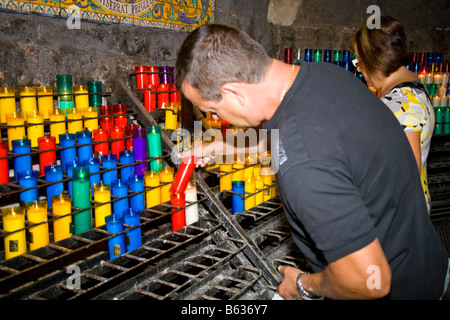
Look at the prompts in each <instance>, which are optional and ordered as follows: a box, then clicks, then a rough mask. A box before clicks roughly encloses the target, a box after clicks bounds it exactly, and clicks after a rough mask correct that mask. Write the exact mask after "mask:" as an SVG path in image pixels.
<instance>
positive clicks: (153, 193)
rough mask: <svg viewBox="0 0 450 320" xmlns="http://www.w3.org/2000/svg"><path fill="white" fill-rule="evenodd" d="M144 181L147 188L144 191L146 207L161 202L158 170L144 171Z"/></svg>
mask: <svg viewBox="0 0 450 320" xmlns="http://www.w3.org/2000/svg"><path fill="white" fill-rule="evenodd" d="M144 183H145V187H146V189H147V191H146V193H145V198H146V208H147V209H148V208H151V207H154V206H156V205H158V204H160V203H161V188H160V186H159V185H160V178H159V171H146V172H145V175H144Z"/></svg>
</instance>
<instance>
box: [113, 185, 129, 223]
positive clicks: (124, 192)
mask: <svg viewBox="0 0 450 320" xmlns="http://www.w3.org/2000/svg"><path fill="white" fill-rule="evenodd" d="M111 195H112V196H113V197H114V199H113V200H114V202H113V204H112V209H113V212H114V214H115V215H116V216H119V217H122V215H123V211H124V210H126V209H128V208H129V205H130V204H129V200H128V199H129V198H128V197H127V196H128V183H125V182H122V181H120V180H117V181H114V182H113V183H112V185H111Z"/></svg>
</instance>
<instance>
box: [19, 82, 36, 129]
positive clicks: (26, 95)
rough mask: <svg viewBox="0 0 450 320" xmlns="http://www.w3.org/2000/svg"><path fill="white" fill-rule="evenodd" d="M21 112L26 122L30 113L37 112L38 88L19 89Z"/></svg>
mask: <svg viewBox="0 0 450 320" xmlns="http://www.w3.org/2000/svg"><path fill="white" fill-rule="evenodd" d="M19 96H20V111H21V112H22V113H23V116H24V118H25V121H26V120H27V114H28V113H29V112H34V111H37V103H36V87H19Z"/></svg>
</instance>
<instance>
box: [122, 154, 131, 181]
mask: <svg viewBox="0 0 450 320" xmlns="http://www.w3.org/2000/svg"><path fill="white" fill-rule="evenodd" d="M119 158H120V163H121V164H125V165H130V164H133V163H134V154H133V151H121V152H119ZM133 176H134V166H131V165H130V166H127V167H124V168H122V169H120V180H121V181H122V182H124V183H128V179H129V178H130V177H133Z"/></svg>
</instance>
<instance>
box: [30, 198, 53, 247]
mask: <svg viewBox="0 0 450 320" xmlns="http://www.w3.org/2000/svg"><path fill="white" fill-rule="evenodd" d="M26 209H27V220H28V222H30V223H31V224H37V225H36V226H33V227H30V228H29V229H28V232H29V235H30V237H29V243H30V250H35V249H38V248H41V247H44V246H46V245H48V244H49V243H50V236H49V232H48V222H47V201H42V200H40V201H33V202H30V203H27V206H26Z"/></svg>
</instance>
